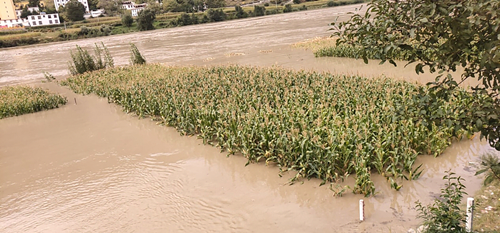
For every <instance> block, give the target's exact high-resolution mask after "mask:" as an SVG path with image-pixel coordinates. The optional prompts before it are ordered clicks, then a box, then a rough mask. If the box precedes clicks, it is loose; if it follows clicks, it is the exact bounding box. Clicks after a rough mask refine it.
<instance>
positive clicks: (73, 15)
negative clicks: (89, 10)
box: [60, 0, 85, 21]
mask: <svg viewBox="0 0 500 233" xmlns="http://www.w3.org/2000/svg"><path fill="white" fill-rule="evenodd" d="M60 11H61V12H62V13H63V14H62V16H63V17H64V18H65V19H66V20H69V21H80V20H84V17H83V15H84V14H85V6H84V5H83V4H82V3H81V2H79V1H77V0H70V1H69V2H68V3H66V4H65V5H64V7H61V9H60Z"/></svg>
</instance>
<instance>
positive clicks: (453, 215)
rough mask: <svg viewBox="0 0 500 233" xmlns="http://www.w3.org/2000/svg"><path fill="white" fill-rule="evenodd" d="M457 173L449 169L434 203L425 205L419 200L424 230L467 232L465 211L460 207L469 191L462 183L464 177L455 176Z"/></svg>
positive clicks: (442, 232)
mask: <svg viewBox="0 0 500 233" xmlns="http://www.w3.org/2000/svg"><path fill="white" fill-rule="evenodd" d="M454 175H455V173H453V172H451V171H447V174H446V175H445V176H444V177H443V180H446V184H445V187H444V188H442V189H441V195H440V196H439V198H438V199H436V200H434V203H433V204H432V205H429V206H423V205H422V203H420V202H417V210H418V212H419V218H422V219H424V224H423V225H424V229H425V230H424V232H426V233H437V232H441V233H462V232H463V233H465V232H466V231H465V211H462V210H461V209H460V203H461V202H462V199H463V197H464V196H465V195H467V193H466V192H465V191H464V189H465V186H464V185H463V184H462V181H463V178H461V177H460V176H459V177H456V176H454Z"/></svg>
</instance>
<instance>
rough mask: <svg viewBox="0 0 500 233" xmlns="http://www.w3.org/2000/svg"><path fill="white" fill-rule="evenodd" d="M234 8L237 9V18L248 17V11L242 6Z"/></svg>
mask: <svg viewBox="0 0 500 233" xmlns="http://www.w3.org/2000/svg"><path fill="white" fill-rule="evenodd" d="M234 10H235V11H236V14H235V16H236V18H238V19H242V18H246V17H248V13H247V12H246V11H245V10H243V8H242V7H241V6H234Z"/></svg>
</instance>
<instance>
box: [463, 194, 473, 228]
mask: <svg viewBox="0 0 500 233" xmlns="http://www.w3.org/2000/svg"><path fill="white" fill-rule="evenodd" d="M473 208H474V198H472V197H469V198H467V222H466V223H465V231H467V232H472V220H473V215H474V211H473Z"/></svg>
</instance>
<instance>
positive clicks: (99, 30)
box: [0, 0, 365, 48]
mask: <svg viewBox="0 0 500 233" xmlns="http://www.w3.org/2000/svg"><path fill="white" fill-rule="evenodd" d="M362 2H365V1H364V0H317V1H308V2H303V3H300V4H294V3H291V2H290V3H287V4H286V5H283V4H281V5H279V4H276V5H274V4H271V5H269V3H265V4H262V3H261V4H255V5H254V4H252V5H247V6H243V7H242V10H243V11H244V13H241V12H240V13H238V12H236V10H235V8H234V7H227V8H222V9H223V12H224V15H223V17H222V16H221V17H217V18H214V17H213V16H212V15H210V14H208V13H207V12H198V13H190V14H186V13H183V12H166V13H158V14H157V15H156V20H155V21H154V23H153V26H154V29H162V28H172V27H180V26H188V25H195V24H205V23H211V22H220V21H226V20H235V19H241V18H251V17H261V16H265V15H274V14H282V13H289V12H294V11H304V10H313V9H320V8H325V7H336V6H343V5H350V4H359V3H362ZM287 5H289V6H291V7H287ZM255 6H257V7H263V9H260V11H261V12H260V11H259V12H257V11H256V8H255ZM138 31H139V30H138V29H137V23H136V22H134V23H133V24H132V25H131V26H130V27H127V26H125V25H122V22H121V18H119V17H98V18H91V19H87V20H83V21H77V22H68V23H65V24H64V25H63V24H61V25H58V26H50V27H34V28H30V29H28V30H27V31H20V32H19V33H15V34H11V33H9V34H7V35H1V34H0V48H7V47H16V46H23V45H31V44H41V43H50V42H57V41H68V40H76V39H84V38H94V37H103V36H109V35H119V34H127V33H132V32H138Z"/></svg>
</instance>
